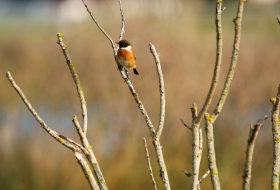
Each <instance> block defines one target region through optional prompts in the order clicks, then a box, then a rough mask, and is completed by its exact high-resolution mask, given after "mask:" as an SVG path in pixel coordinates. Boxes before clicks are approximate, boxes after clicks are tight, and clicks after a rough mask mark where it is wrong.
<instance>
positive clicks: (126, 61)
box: [117, 49, 136, 68]
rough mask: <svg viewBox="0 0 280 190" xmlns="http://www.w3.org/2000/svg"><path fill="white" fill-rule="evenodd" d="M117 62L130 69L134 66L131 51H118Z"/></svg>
mask: <svg viewBox="0 0 280 190" xmlns="http://www.w3.org/2000/svg"><path fill="white" fill-rule="evenodd" d="M117 56H118V60H119V62H120V64H121V65H122V66H124V67H126V68H132V67H134V65H135V62H136V60H135V56H134V53H133V51H132V50H126V49H118V53H117Z"/></svg>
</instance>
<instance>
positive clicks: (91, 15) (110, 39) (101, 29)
mask: <svg viewBox="0 0 280 190" xmlns="http://www.w3.org/2000/svg"><path fill="white" fill-rule="evenodd" d="M82 1H83V3H84V6H85V7H86V9H87V12H88V13H89V15H90V17H91V18H92V20H93V22H95V24H96V25H97V27H98V28H99V30H100V31H101V32H102V33H103V34H104V35H105V36H106V37H107V38H108V40H109V41H110V42H111V45H112V46H113V47H114V46H115V42H114V41H113V40H112V38H111V37H110V36H109V35H108V34H107V33H106V32H105V30H104V29H103V28H102V27H101V26H100V24H99V23H98V22H97V20H96V19H95V17H94V15H93V14H92V13H91V11H90V10H89V8H88V5H87V4H86V3H85V1H84V0H82Z"/></svg>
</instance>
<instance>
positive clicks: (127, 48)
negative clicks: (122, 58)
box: [121, 46, 131, 50]
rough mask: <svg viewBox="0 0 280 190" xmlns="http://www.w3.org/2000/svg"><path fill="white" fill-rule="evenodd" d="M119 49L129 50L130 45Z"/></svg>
mask: <svg viewBox="0 0 280 190" xmlns="http://www.w3.org/2000/svg"><path fill="white" fill-rule="evenodd" d="M121 49H126V50H131V46H127V47H122V48H121Z"/></svg>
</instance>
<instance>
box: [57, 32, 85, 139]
mask: <svg viewBox="0 0 280 190" xmlns="http://www.w3.org/2000/svg"><path fill="white" fill-rule="evenodd" d="M62 37H63V34H61V33H58V34H57V38H58V41H57V44H59V46H60V47H61V49H62V52H63V54H64V56H65V59H66V62H67V65H68V67H69V70H70V73H71V75H72V78H73V80H74V82H75V86H76V89H77V92H78V96H79V100H80V104H81V109H82V116H83V127H82V129H83V132H84V134H85V135H86V133H87V120H88V117H87V106H86V100H85V96H84V93H83V90H82V85H81V82H80V79H79V77H78V74H77V71H76V69H75V67H74V61H73V60H72V59H71V57H70V55H69V52H68V48H67V46H66V45H65V44H64V43H63V41H62Z"/></svg>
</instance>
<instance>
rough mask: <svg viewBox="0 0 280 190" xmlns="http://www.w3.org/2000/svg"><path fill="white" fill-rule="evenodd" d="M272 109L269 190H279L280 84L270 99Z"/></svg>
mask: <svg viewBox="0 0 280 190" xmlns="http://www.w3.org/2000/svg"><path fill="white" fill-rule="evenodd" d="M270 101H271V103H272V105H273V107H272V111H271V121H272V135H273V165H272V177H271V189H273V190H274V189H279V173H280V119H279V105H280V84H279V87H278V92H277V96H276V98H271V99H270Z"/></svg>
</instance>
